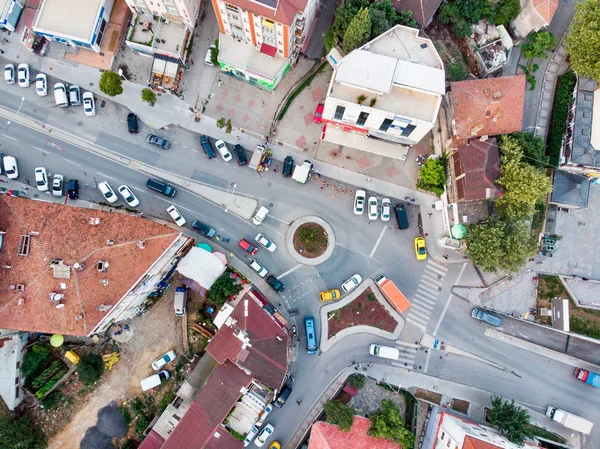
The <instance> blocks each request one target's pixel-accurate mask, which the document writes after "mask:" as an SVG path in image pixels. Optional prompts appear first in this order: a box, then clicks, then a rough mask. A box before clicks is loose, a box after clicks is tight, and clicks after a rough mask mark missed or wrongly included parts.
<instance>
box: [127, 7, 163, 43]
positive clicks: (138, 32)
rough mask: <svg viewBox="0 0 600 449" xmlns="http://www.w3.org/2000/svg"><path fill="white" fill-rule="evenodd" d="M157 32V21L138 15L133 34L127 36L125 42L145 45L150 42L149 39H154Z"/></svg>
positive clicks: (148, 16)
mask: <svg viewBox="0 0 600 449" xmlns="http://www.w3.org/2000/svg"><path fill="white" fill-rule="evenodd" d="M144 25H146V26H144ZM157 30H158V20H156V19H155V18H154V16H151V15H145V14H140V15H138V16H137V17H136V18H135V24H134V26H133V34H132V35H131V36H127V40H128V41H129V42H136V43H138V44H147V43H148V42H150V39H152V38H154V35H155V33H156V31H157Z"/></svg>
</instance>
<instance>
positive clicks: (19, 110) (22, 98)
mask: <svg viewBox="0 0 600 449" xmlns="http://www.w3.org/2000/svg"><path fill="white" fill-rule="evenodd" d="M24 101H25V97H21V103H20V104H19V108H18V109H17V114H18V113H19V112H21V108H22V107H23V102H24ZM10 123H11V122H10V120H8V121H7V122H6V130H7V131H8V127H9V126H10Z"/></svg>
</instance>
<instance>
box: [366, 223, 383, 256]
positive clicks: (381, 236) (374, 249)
mask: <svg viewBox="0 0 600 449" xmlns="http://www.w3.org/2000/svg"><path fill="white" fill-rule="evenodd" d="M386 230H387V226H384V228H383V229H382V230H381V234H379V238H378V239H377V242H375V246H374V247H373V250H372V251H371V254H369V257H373V254H375V251H377V248H378V247H379V244H380V243H381V239H382V238H383V234H385V231H386Z"/></svg>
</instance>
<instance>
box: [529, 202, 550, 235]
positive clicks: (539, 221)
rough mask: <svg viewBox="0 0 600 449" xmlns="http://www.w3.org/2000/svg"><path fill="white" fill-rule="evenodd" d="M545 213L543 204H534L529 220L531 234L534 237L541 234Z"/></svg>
mask: <svg viewBox="0 0 600 449" xmlns="http://www.w3.org/2000/svg"><path fill="white" fill-rule="evenodd" d="M545 211H546V204H545V203H542V202H540V203H536V204H535V212H534V213H533V218H532V219H531V233H532V235H534V236H535V237H537V236H538V235H540V234H541V232H542V228H543V227H544V212H545Z"/></svg>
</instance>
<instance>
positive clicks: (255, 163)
mask: <svg viewBox="0 0 600 449" xmlns="http://www.w3.org/2000/svg"><path fill="white" fill-rule="evenodd" d="M266 152H267V147H265V146H264V145H257V146H256V150H254V154H252V158H250V163H249V164H248V167H250V168H251V169H252V170H258V167H259V166H260V163H261V162H262V159H263V157H264V155H265V153H266Z"/></svg>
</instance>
